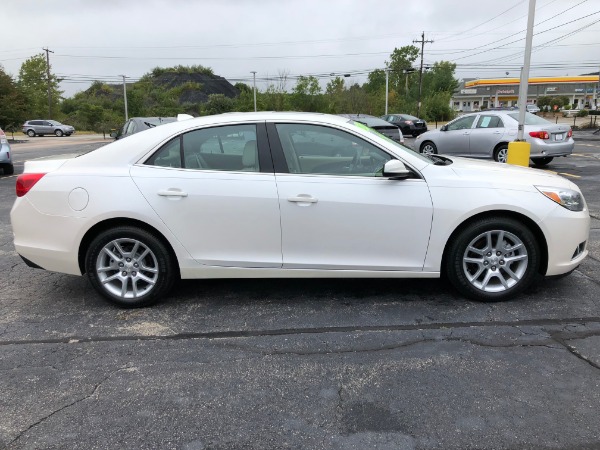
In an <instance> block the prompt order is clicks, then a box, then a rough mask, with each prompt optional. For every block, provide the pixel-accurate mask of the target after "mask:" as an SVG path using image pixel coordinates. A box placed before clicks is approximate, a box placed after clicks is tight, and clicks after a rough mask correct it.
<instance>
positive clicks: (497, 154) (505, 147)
mask: <svg viewBox="0 0 600 450" xmlns="http://www.w3.org/2000/svg"><path fill="white" fill-rule="evenodd" d="M502 150H506V152H507V154H506V159H508V145H506V144H505V145H501V146H500V147H498V148H497V149H496V150H495V151H494V161H496V162H501V163H504V164H505V163H506V161H500V152H501V151H502Z"/></svg>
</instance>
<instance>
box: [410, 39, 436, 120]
mask: <svg viewBox="0 0 600 450" xmlns="http://www.w3.org/2000/svg"><path fill="white" fill-rule="evenodd" d="M413 43H415V44H421V68H420V69H419V103H418V104H417V117H421V93H422V91H423V52H424V51H425V44H432V43H433V41H426V40H425V32H424V31H423V33H421V40H420V41H417V40H413Z"/></svg>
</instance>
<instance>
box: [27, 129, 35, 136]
mask: <svg viewBox="0 0 600 450" xmlns="http://www.w3.org/2000/svg"><path fill="white" fill-rule="evenodd" d="M27 136H29V137H35V131H33V130H27Z"/></svg>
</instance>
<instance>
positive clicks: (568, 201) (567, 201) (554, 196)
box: [536, 186, 585, 211]
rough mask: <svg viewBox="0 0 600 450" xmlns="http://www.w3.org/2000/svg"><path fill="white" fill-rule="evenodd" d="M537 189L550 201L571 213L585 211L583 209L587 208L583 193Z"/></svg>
mask: <svg viewBox="0 0 600 450" xmlns="http://www.w3.org/2000/svg"><path fill="white" fill-rule="evenodd" d="M536 189H537V190H538V191H540V192H541V193H542V194H544V195H545V196H546V197H548V198H549V199H550V200H552V201H554V202H556V203H558V204H559V205H560V206H563V207H565V208H567V209H569V210H571V211H583V208H584V207H585V202H584V201H583V196H582V195H581V193H579V192H577V191H574V190H572V189H561V188H552V187H545V186H536Z"/></svg>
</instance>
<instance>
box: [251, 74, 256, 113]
mask: <svg viewBox="0 0 600 450" xmlns="http://www.w3.org/2000/svg"><path fill="white" fill-rule="evenodd" d="M250 73H251V74H252V79H253V89H252V90H253V91H254V112H256V71H255V70H253V71H252V72H250Z"/></svg>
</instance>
